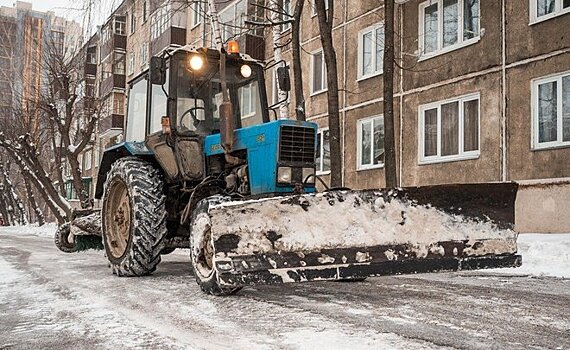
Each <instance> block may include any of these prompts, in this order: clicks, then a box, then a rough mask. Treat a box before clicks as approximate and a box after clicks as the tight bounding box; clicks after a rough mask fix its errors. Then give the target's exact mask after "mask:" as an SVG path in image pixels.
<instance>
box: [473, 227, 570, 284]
mask: <svg viewBox="0 0 570 350" xmlns="http://www.w3.org/2000/svg"><path fill="white" fill-rule="evenodd" d="M518 248H519V250H518V254H520V255H522V258H523V263H522V266H521V267H519V268H516V269H492V270H484V271H485V272H492V273H501V274H509V275H510V274H524V275H533V276H550V277H564V278H570V233H566V234H544V233H543V234H540V233H538V234H536V233H533V234H520V235H519V239H518Z"/></svg>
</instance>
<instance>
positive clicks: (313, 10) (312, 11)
mask: <svg viewBox="0 0 570 350" xmlns="http://www.w3.org/2000/svg"><path fill="white" fill-rule="evenodd" d="M329 1H331V0H325V11H328V10H329V8H330V4H329ZM333 1H334V0H333ZM316 15H317V6H315V0H311V18H313V17H315V16H316Z"/></svg>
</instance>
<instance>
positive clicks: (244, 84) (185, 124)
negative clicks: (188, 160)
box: [175, 60, 264, 135]
mask: <svg viewBox="0 0 570 350" xmlns="http://www.w3.org/2000/svg"><path fill="white" fill-rule="evenodd" d="M178 65H179V66H178V69H177V72H178V77H177V78H178V79H177V80H178V81H177V83H176V87H175V89H176V120H177V128H178V131H179V132H181V133H185V132H195V133H197V134H200V135H208V134H211V133H213V132H216V131H217V130H219V127H220V125H219V124H220V112H219V111H220V105H221V103H222V85H221V80H220V73H219V64H218V62H217V61H216V62H214V63H212V64H210V65H208V64H207V63H206V64H204V67H203V68H202V69H201V70H200V71H197V72H194V71H192V70H191V69H190V67H189V64H188V60H180V61H178ZM240 67H241V64H240V65H236V64H235V63H231V61H229V60H228V62H227V66H226V79H227V87H228V94H229V96H230V99H231V102H232V104H233V107H234V116H235V118H236V124H237V125H236V127H237V128H240V127H247V126H251V125H256V124H261V123H263V122H264V120H263V114H264V111H263V110H262V106H261V99H260V84H259V82H258V81H259V79H260V72H259V71H258V70H256V69H252V73H251V76H250V77H249V78H244V77H243V76H242V75H241V73H240ZM262 87H263V86H262Z"/></svg>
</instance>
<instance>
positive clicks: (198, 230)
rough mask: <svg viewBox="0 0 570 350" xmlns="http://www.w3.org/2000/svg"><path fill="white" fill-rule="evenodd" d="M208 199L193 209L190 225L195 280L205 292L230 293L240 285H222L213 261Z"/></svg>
mask: <svg viewBox="0 0 570 350" xmlns="http://www.w3.org/2000/svg"><path fill="white" fill-rule="evenodd" d="M208 207H209V201H208V199H204V200H202V201H201V202H200V203H198V205H197V207H196V208H195V209H194V213H193V215H192V223H191V226H190V258H191V259H192V269H193V271H194V276H195V277H196V282H198V285H199V286H200V288H201V289H202V291H204V292H205V293H208V294H212V295H218V296H221V295H232V294H235V293H237V292H238V291H239V290H240V289H241V287H233V288H228V287H222V286H221V285H220V283H219V281H218V272H217V271H216V267H215V262H214V242H213V239H212V231H211V229H212V225H211V224H212V221H211V219H210V216H209V215H208Z"/></svg>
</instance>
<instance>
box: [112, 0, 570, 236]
mask: <svg viewBox="0 0 570 350" xmlns="http://www.w3.org/2000/svg"><path fill="white" fill-rule="evenodd" d="M328 1H333V0H328ZM328 1H327V2H326V5H327V6H328ZM176 4H178V2H177V1H164V2H162V3H160V2H156V3H155V2H153V1H148V2H147V1H134V0H125V1H124V2H123V4H122V5H121V6H120V8H121V9H122V10H121V11H122V12H121V13H122V15H123V16H125V20H126V22H127V29H126V30H127V31H128V36H127V44H126V51H127V53H126V55H127V73H126V75H127V80H128V79H131V78H133V77H135V76H136V75H137V74H138V73H139V72H140V71H141V70H143V69H144V68H145V67H146V66H145V65H146V64H147V62H148V58H149V57H150V56H152V55H154V54H156V53H158V52H159V51H160V50H161V49H162V48H164V47H165V46H167V45H169V44H176V45H183V44H185V43H189V44H194V45H197V46H206V47H213V46H214V44H213V39H212V33H211V28H210V25H209V20H208V19H207V11H206V6H205V3H204V2H192V3H190V5H189V6H186V7H177V6H180V5H179V4H178V5H176ZM258 5H259V1H255V0H234V1H218V2H217V11H218V16H219V19H220V22H221V25H222V33H223V39H224V40H225V41H227V40H229V39H235V40H237V41H238V42H239V43H240V48H241V51H242V52H245V53H248V54H250V55H251V56H252V57H254V58H256V59H259V60H262V61H264V62H266V63H267V66H268V67H270V66H272V65H274V64H275V62H274V60H273V40H272V31H271V29H268V28H263V27H252V26H250V25H247V24H246V20H250V21H263V20H264V19H265V18H266V16H267V13H264V12H263V11H265V10H264V9H263V6H258ZM293 8H294V1H288V0H283V2H282V3H281V9H282V10H283V11H284V12H285V13H289V14H292V10H293ZM569 12H570V2H568V1H566V0H529V1H522V2H521V1H519V2H509V1H499V0H494V1H481V0H445V1H444V0H410V1H407V2H404V3H401V4H397V5H396V51H397V52H396V60H397V63H398V67H397V68H396V72H395V73H396V74H395V75H396V76H395V81H394V83H395V90H396V94H395V106H394V107H395V119H396V120H395V123H396V125H395V127H396V143H397V145H396V148H397V150H396V151H397V163H398V172H399V174H398V175H399V176H398V178H399V182H400V185H401V186H416V185H430V184H439V183H474V182H488V181H517V182H519V183H521V186H522V187H523V188H524V189H525V191H526V192H524V191H523V192H521V195H520V196H519V197H520V198H522V199H521V203H522V204H521V207H525V206H527V207H531V206H532V205H529V203H528V199H524V198H525V196H526V195H525V194H524V193H533V195H532V196H531V197H532V198H535V199H536V198H538V197H537V196H536V193H534V192H532V191H534V190H536V191H539V192H540V191H542V192H540V194H541V195H542V196H543V197H544V201H542V202H541V204H540V206H541V207H543V208H542V209H544V210H542V209H541V210H542V211H541V214H540V215H543V216H544V217H547V218H548V220H550V221H552V222H555V224H553V225H554V226H556V225H558V227H559V226H561V225H562V224H560V222H558V221H559V220H558V219H557V217H559V215H556V213H557V212H559V209H560V208H561V207H562V206H564V205H567V204H568V199H564V198H568V194H570V193H568V192H569V191H570V190H568V186H566V185H565V184H568V183H570V180H568V179H569V178H570V147H568V146H570V35H568V33H567V31H565V30H564V28H569V27H570V15H568V13H569ZM282 16H283V18H287V16H286V15H282ZM383 16H384V8H383V5H382V3H380V4H379V3H378V2H377V1H373V0H361V1H358V6H355V2H354V1H349V0H334V25H333V40H334V43H335V50H336V55H337V65H338V80H339V88H340V101H339V102H340V117H341V134H342V149H343V159H342V164H343V170H342V173H343V184H344V186H347V187H351V188H373V187H382V186H384V184H385V181H384V169H383V166H384V129H383V124H384V120H383V108H382V103H383V97H382V89H383V76H382V72H383V61H382V58H383V51H384V18H383ZM300 26H301V47H302V50H301V55H302V56H301V61H302V64H301V66H302V67H301V68H302V71H303V72H302V76H303V77H306V79H304V81H303V87H304V91H305V100H306V102H305V111H306V116H307V119H308V120H310V121H313V122H315V123H317V124H318V125H319V134H318V137H319V146H318V158H317V163H318V164H317V168H318V169H317V172H318V174H320V175H322V176H323V177H324V178H325V179H326V178H327V177H328V174H329V173H330V160H329V142H328V139H329V133H328V119H327V115H328V113H327V94H326V92H327V81H326V80H327V77H326V65H325V62H324V57H323V53H322V47H321V42H320V36H319V28H318V23H317V17H316V13H315V10H314V4H313V1H311V0H309V1H307V3H306V7H305V11H304V13H303V15H302V17H301V23H300ZM279 29H280V30H281V40H282V43H287V42H288V41H289V40H290V35H291V33H290V32H291V26H290V25H287V24H284V25H282V26H280V28H279ZM282 56H283V59H284V61H285V62H286V63H287V64H290V63H291V62H292V57H291V47H290V45H285V46H284V47H283V53H282ZM274 70H275V69H274V68H269V69H268V70H267V72H266V81H267V86H266V88H267V92H268V94H267V95H268V96H269V97H270V100H271V101H270V102H277V84H276V79H275V72H274ZM289 100H290V102H291V103H289V109H290V115H291V116H294V104H293V103H292V102H294V101H293V98H292V97H290V99H289ZM551 183H556V184H561V185H560V186H558V185H557V186H555V188H556V190H555V191H554V192H556V193H558V192H560V191H562V192H560V193H563V194H561V195H554V194H553V192H552V191H550V192H549V191H546V190H545V189H546V188H552V186H550V184H551ZM545 184H549V185H548V186H546V185H545ZM545 191H546V192H545ZM553 196H554V197H553ZM523 199H524V200H523ZM525 201H526V202H525ZM553 203H554V204H553ZM532 207H533V208H534V209H535V210H537V209H536V205H534V206H532ZM517 210H518V209H517ZM557 220H558V221H557ZM556 222H558V223H556ZM564 225H570V223H565V224H564ZM567 227H568V226H567ZM553 230H554V229H553Z"/></svg>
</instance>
